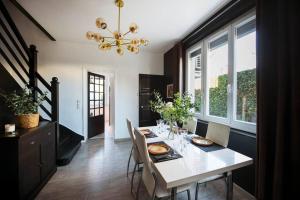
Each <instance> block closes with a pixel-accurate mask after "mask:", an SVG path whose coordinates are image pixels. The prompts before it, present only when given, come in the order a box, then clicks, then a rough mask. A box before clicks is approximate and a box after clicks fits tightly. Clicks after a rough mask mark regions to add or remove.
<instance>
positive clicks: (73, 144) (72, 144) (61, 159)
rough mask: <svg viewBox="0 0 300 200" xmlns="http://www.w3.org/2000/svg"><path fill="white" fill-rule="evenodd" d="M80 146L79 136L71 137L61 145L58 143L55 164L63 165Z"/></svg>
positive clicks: (69, 160)
mask: <svg viewBox="0 0 300 200" xmlns="http://www.w3.org/2000/svg"><path fill="white" fill-rule="evenodd" d="M80 146H81V138H78V137H71V139H69V140H67V141H65V142H64V144H63V145H60V147H59V152H58V158H57V161H56V162H57V165H58V166H64V165H67V164H69V163H70V162H71V160H72V158H73V157H74V156H75V154H76V153H77V151H78V149H79V148H80Z"/></svg>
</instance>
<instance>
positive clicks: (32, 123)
mask: <svg viewBox="0 0 300 200" xmlns="http://www.w3.org/2000/svg"><path fill="white" fill-rule="evenodd" d="M39 118H40V115H39V114H24V115H17V121H18V125H19V127H20V128H24V129H28V128H34V127H37V126H38V125H39Z"/></svg>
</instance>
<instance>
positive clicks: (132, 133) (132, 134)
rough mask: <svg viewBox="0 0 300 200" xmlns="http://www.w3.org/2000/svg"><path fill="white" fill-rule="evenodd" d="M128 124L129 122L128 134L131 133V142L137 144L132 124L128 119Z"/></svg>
mask: <svg viewBox="0 0 300 200" xmlns="http://www.w3.org/2000/svg"><path fill="white" fill-rule="evenodd" d="M126 122H127V128H128V132H129V135H130V139H131V142H132V143H133V144H135V135H134V132H133V127H132V123H131V121H130V120H129V119H126Z"/></svg>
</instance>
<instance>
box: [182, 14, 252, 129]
mask: <svg viewBox="0 0 300 200" xmlns="http://www.w3.org/2000/svg"><path fill="white" fill-rule="evenodd" d="M255 24H256V22H255V15H254V14H251V15H248V16H246V17H243V18H241V19H238V20H236V21H235V22H233V23H232V24H230V25H228V26H226V27H225V28H223V29H222V30H221V31H218V32H216V33H214V34H213V35H211V36H209V37H207V38H205V39H204V40H203V41H201V42H200V43H198V44H197V45H195V46H194V47H192V48H191V49H189V50H188V51H187V56H188V74H189V75H188V77H187V79H189V80H188V82H187V84H188V89H189V92H190V93H192V94H193V97H194V102H195V106H196V107H195V111H196V113H197V116H198V117H199V118H200V119H203V120H208V121H215V122H219V123H224V124H228V125H230V126H231V127H234V128H238V129H242V130H246V131H250V132H253V133H255V129H256V27H255Z"/></svg>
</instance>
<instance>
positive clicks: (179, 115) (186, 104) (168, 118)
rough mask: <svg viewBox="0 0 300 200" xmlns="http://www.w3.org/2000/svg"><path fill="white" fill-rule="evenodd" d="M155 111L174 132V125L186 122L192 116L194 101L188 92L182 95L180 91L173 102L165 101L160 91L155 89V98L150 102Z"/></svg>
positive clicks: (171, 132)
mask: <svg viewBox="0 0 300 200" xmlns="http://www.w3.org/2000/svg"><path fill="white" fill-rule="evenodd" d="M149 104H150V108H151V110H152V111H153V112H157V113H159V114H160V116H161V117H162V119H163V120H165V122H166V123H167V124H168V125H169V126H170V134H169V135H171V136H173V134H174V132H175V131H174V126H177V125H179V124H185V123H186V122H187V121H188V120H189V119H190V118H192V116H193V113H192V111H191V110H192V108H194V104H193V103H192V100H191V96H190V95H189V94H188V93H185V94H183V95H182V96H181V95H180V94H179V93H176V94H174V98H173V102H164V101H163V99H162V97H161V95H160V93H158V92H156V91H154V99H153V100H151V101H150V102H149Z"/></svg>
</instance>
